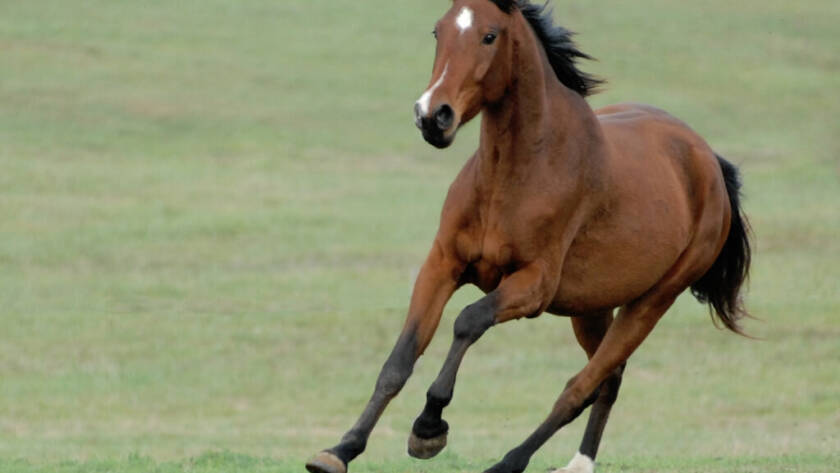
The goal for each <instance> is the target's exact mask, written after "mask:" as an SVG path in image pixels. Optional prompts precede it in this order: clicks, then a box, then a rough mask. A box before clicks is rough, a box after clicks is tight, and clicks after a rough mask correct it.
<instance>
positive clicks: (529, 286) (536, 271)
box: [408, 264, 546, 458]
mask: <svg viewBox="0 0 840 473" xmlns="http://www.w3.org/2000/svg"><path fill="white" fill-rule="evenodd" d="M544 276H545V275H544V273H543V269H542V267H541V266H540V265H537V264H535V265H532V266H528V267H526V268H523V269H522V270H520V271H518V272H516V273H513V274H511V275H510V276H509V277H507V278H506V279H505V280H503V281H502V283H501V284H499V287H498V288H496V290H494V291H492V292H490V293H489V294H487V295H486V296H485V297H483V298H481V299H479V300H478V302H476V303H474V304H471V305H469V306H467V307H466V308H465V309H464V310H463V311H461V314H460V315H458V318H457V319H456V320H455V326H454V338H453V340H452V345H451V347H450V349H449V354H448V355H447V357H446V361H444V363H443V367H442V368H441V370H440V373H439V374H438V377H437V379H436V380H435V381H434V383H432V386H431V387H430V388H429V391H428V392H427V393H426V406H425V407H424V409H423V412H422V413H421V414H420V416H419V417H417V420H416V421H415V422H414V426H413V427H412V431H411V435H410V436H409V439H408V453H409V454H410V455H411V456H413V457H416V458H431V457H433V456H435V455H437V454H438V453H439V452H440V451H441V450H443V448H444V447H445V446H446V434H447V432H448V430H449V426H448V425H447V423H446V421H444V420H443V419H442V418H441V414H442V412H443V408H444V407H446V406H447V405H448V404H449V402H450V401H451V400H452V395H453V391H454V387H455V378H456V376H457V373H458V367H459V366H460V364H461V360H462V359H463V358H464V354H465V353H466V352H467V349H468V348H469V346H470V345H472V344H473V343H474V342H475V341H476V340H478V339H479V338H480V337H481V335H482V334H484V332H485V331H486V330H487V329H488V328H490V327H491V326H493V325H494V324H497V323H501V322H505V321H508V320H512V319H517V318H521V317H526V316H532V315H536V314H538V313H539V312H541V311H542V310H543V308H544V304H545V303H544V301H545V300H546V297H543V296H544V293H545V292H546V291H545V288H544V287H543V286H544V284H543V283H544V280H545V277H544Z"/></svg>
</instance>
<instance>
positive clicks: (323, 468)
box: [306, 247, 459, 473]
mask: <svg viewBox="0 0 840 473" xmlns="http://www.w3.org/2000/svg"><path fill="white" fill-rule="evenodd" d="M458 270H459V269H458V265H457V264H456V263H454V262H452V261H450V260H448V259H447V258H445V257H444V256H443V254H442V253H441V252H440V250H439V248H438V247H435V248H434V249H433V250H432V253H431V254H430V255H429V257H428V258H427V259H426V262H425V264H424V265H423V268H422V269H421V270H420V274H419V275H418V276H417V282H416V283H415V285H414V292H413V295H412V296H411V304H410V307H409V311H408V317H407V319H406V322H405V326H404V327H403V330H402V333H401V334H400V336H399V338H398V339H397V343H396V345H395V346H394V348H393V350H392V351H391V354H390V356H388V359H387V361H386V362H385V364H384V365H383V366H382V370H381V371H380V373H379V377H378V378H377V380H376V387H375V389H374V392H373V395H372V396H371V398H370V401H369V402H368V404H367V406H366V407H365V409H364V411H363V412H362V415H361V416H360V417H359V420H358V421H357V422H356V424H355V425H353V427H352V428H351V429H350V430H349V431H348V432H347V433H346V434H344V436H343V437H342V438H341V442H340V443H339V444H338V445H336V446H335V447H332V448H330V449H328V450H324V451H322V452H320V453H318V454H317V455H315V456H314V457H313V458H312V459H311V460H309V462H307V464H306V468H307V469H308V470H309V471H310V472H312V473H345V472H346V471H347V464H348V463H349V462H350V461H351V460H353V459H354V458H356V457H357V456H358V455H359V454H360V453H362V452H363V451H364V449H365V446H366V445H367V440H368V437H369V436H370V432H371V430H373V427H374V425H375V424H376V422H377V421H378V420H379V417H380V416H381V415H382V412H383V411H384V410H385V407H386V406H387V405H388V403H389V402H390V401H391V399H393V398H394V396H396V395H397V393H399V392H400V390H401V389H402V387H403V386H404V385H405V382H406V381H407V380H408V378H409V376H411V372H412V370H413V368H414V364H415V362H416V361H417V358H419V357H420V355H421V354H422V353H423V351H424V350H425V349H426V347H427V346H428V345H429V342H430V341H431V340H432V337H433V336H434V333H435V330H436V329H437V326H438V323H439V322H440V316H441V313H442V311H443V307H444V306H445V305H446V302H447V301H448V300H449V298H450V297H451V296H452V293H453V292H454V291H455V288H456V287H457V279H458Z"/></svg>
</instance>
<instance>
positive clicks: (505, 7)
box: [490, 0, 517, 13]
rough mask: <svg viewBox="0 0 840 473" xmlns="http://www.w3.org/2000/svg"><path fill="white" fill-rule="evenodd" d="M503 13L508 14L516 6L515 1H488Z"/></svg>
mask: <svg viewBox="0 0 840 473" xmlns="http://www.w3.org/2000/svg"><path fill="white" fill-rule="evenodd" d="M490 1H491V2H493V3H495V4H496V6H497V7H499V9H501V10H502V11H503V12H505V13H510V12H511V10H513V7H515V6H516V3H517V0H490Z"/></svg>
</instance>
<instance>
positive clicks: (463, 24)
mask: <svg viewBox="0 0 840 473" xmlns="http://www.w3.org/2000/svg"><path fill="white" fill-rule="evenodd" d="M455 25H456V26H458V30H460V31H461V33H463V32H464V31H467V30H468V29H470V28H472V25H473V11H472V10H471V9H470V8H469V7H464V8H462V9H461V13H458V18H456V19H455Z"/></svg>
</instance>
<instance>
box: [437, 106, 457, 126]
mask: <svg viewBox="0 0 840 473" xmlns="http://www.w3.org/2000/svg"><path fill="white" fill-rule="evenodd" d="M454 120H455V112H454V111H453V110H452V107H450V106H449V105H446V104H443V105H441V106H440V107H439V108H438V109H437V111H436V112H435V122H436V123H437V126H438V129H440V130H441V131H445V130H448V129H449V128H450V127H451V126H452V122H453V121H454Z"/></svg>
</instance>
